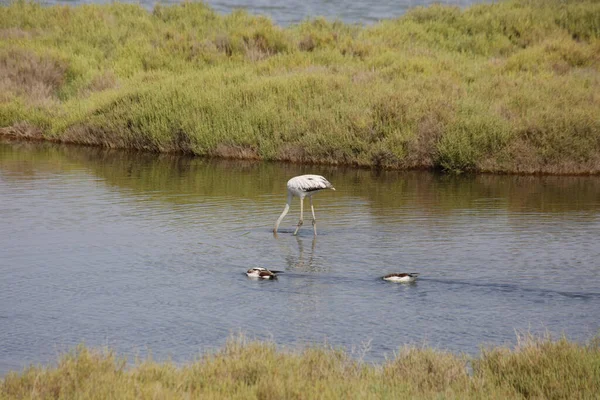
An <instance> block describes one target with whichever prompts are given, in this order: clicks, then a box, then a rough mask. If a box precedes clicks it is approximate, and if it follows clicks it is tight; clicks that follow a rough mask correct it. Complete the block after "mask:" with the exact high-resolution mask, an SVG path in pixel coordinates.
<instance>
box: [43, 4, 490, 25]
mask: <svg viewBox="0 0 600 400" xmlns="http://www.w3.org/2000/svg"><path fill="white" fill-rule="evenodd" d="M41 1H42V3H44V4H69V5H80V4H108V3H111V2H113V0H41ZM119 2H120V3H133V4H141V5H142V6H144V7H145V8H147V9H148V10H152V9H153V8H154V6H155V5H156V4H163V5H171V4H179V3H182V1H181V0H163V1H156V0H119ZM484 2H488V3H489V2H492V1H490V0H400V1H397V0H377V1H375V0H370V1H369V0H367V1H365V0H361V1H357V0H351V1H348V0H326V1H323V0H287V1H278V2H273V1H267V0H206V1H205V3H206V4H208V5H209V6H210V7H211V8H212V9H213V10H215V11H217V12H219V13H222V14H230V13H231V12H232V11H234V10H236V9H245V10H247V11H248V12H249V13H251V14H256V15H263V16H267V17H269V18H271V19H272V20H273V21H274V22H275V23H277V24H279V25H283V26H287V25H290V24H297V23H299V22H301V21H303V20H305V19H309V18H315V17H318V16H323V17H325V18H327V19H328V20H340V21H344V22H347V23H359V24H370V23H374V22H377V21H379V20H382V19H389V18H396V17H399V16H401V15H402V14H404V13H405V12H406V11H407V10H408V9H410V8H413V7H417V6H428V5H431V4H434V3H440V4H446V5H454V6H459V7H465V6H468V5H471V4H475V3H484Z"/></svg>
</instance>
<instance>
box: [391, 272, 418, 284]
mask: <svg viewBox="0 0 600 400" xmlns="http://www.w3.org/2000/svg"><path fill="white" fill-rule="evenodd" d="M418 276H419V274H418V273H417V272H402V273H399V274H389V275H386V276H384V277H383V278H382V279H383V280H384V281H389V282H402V283H410V282H414V281H415V280H416V279H417V277H418Z"/></svg>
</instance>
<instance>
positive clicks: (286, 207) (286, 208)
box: [273, 194, 292, 233]
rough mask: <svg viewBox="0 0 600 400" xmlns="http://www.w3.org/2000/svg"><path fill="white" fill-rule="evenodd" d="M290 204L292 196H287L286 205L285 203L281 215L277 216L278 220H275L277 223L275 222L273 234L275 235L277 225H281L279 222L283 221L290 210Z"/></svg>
mask: <svg viewBox="0 0 600 400" xmlns="http://www.w3.org/2000/svg"><path fill="white" fill-rule="evenodd" d="M291 203H292V195H291V194H288V197H287V203H285V207H284V209H283V212H282V213H281V215H280V216H279V218H277V222H275V228H273V233H277V229H279V224H280V223H281V221H283V218H284V217H285V215H286V214H287V213H288V211H289V210H290V204H291Z"/></svg>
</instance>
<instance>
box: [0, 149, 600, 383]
mask: <svg viewBox="0 0 600 400" xmlns="http://www.w3.org/2000/svg"><path fill="white" fill-rule="evenodd" d="M303 173H317V174H322V175H324V176H326V177H327V178H329V180H330V181H331V182H332V183H333V184H334V185H335V187H336V189H337V190H336V191H335V192H334V191H328V192H324V193H319V194H318V195H317V196H316V197H315V206H316V213H317V218H318V228H319V236H317V237H316V238H314V237H313V234H312V229H311V226H310V221H307V223H306V225H305V227H303V229H302V230H301V231H300V235H299V236H298V237H294V236H292V234H291V233H292V232H293V229H294V226H295V223H296V219H297V218H298V213H299V205H298V202H297V201H296V202H295V203H294V204H293V206H292V209H291V212H290V214H289V215H288V217H286V219H285V220H284V222H283V224H282V226H281V227H282V231H281V232H280V234H279V235H278V236H277V237H274V236H273V234H272V232H271V229H272V226H273V223H274V222H275V219H276V218H277V216H278V215H279V214H280V212H281V211H282V209H283V206H284V203H285V198H286V193H285V182H286V181H287V179H289V178H290V177H292V176H295V175H299V174H303ZM599 229H600V179H599V178H598V177H519V176H486V175H481V176H461V177H451V176H444V175H436V174H430V173H423V172H393V171H391V172H375V171H370V170H356V169H346V168H334V167H319V166H312V167H310V166H300V165H287V164H275V163H248V162H239V161H210V160H205V159H201V158H187V157H176V156H170V155H154V154H140V153H127V152H115V151H107V150H102V149H97V148H86V147H67V146H56V145H49V144H34V143H18V142H0V343H1V346H0V375H2V374H5V373H6V372H7V371H8V370H11V369H20V368H22V367H23V366H25V365H27V364H29V363H37V362H48V361H53V360H55V359H56V356H57V354H59V353H60V352H63V351H65V350H68V349H70V348H72V347H73V346H75V345H77V344H78V343H82V342H85V343H86V344H87V345H90V346H110V347H112V348H115V349H116V350H117V351H118V352H119V353H121V354H125V355H128V356H135V355H141V356H144V355H145V354H147V351H148V350H151V351H152V354H153V356H154V357H155V358H156V359H159V360H161V359H165V358H168V357H171V358H172V359H174V360H175V361H178V362H184V361H187V360H192V359H194V357H195V356H197V355H198V354H199V353H201V352H203V351H206V350H210V349H214V348H215V347H219V346H221V345H222V344H223V343H224V342H225V340H226V338H227V337H228V335H230V334H231V333H236V332H239V331H242V332H245V333H246V334H247V335H249V336H250V337H256V338H259V339H268V338H271V339H272V340H274V341H275V342H276V343H277V344H279V345H282V346H291V347H297V346H302V345H305V344H309V343H310V344H313V343H317V344H319V343H328V344H331V345H334V346H341V347H344V348H346V349H348V350H349V351H353V349H354V351H355V352H360V351H359V350H358V349H361V348H363V347H365V346H366V348H367V349H368V351H367V355H366V359H367V360H372V361H381V360H383V359H384V358H385V357H386V356H392V355H393V352H394V351H396V350H397V349H398V348H399V346H402V345H404V344H417V345H421V344H423V343H425V344H428V345H430V346H433V347H437V348H441V349H447V350H450V351H455V352H467V353H471V354H476V353H477V352H478V350H479V346H480V345H482V344H490V345H491V344H511V343H514V342H515V339H516V338H515V329H516V330H521V331H527V330H530V331H532V332H534V333H535V332H544V331H545V330H549V331H550V332H553V333H555V334H560V333H565V334H566V335H567V336H568V337H569V338H571V339H573V340H582V341H583V340H586V339H589V338H590V337H591V336H592V335H593V334H595V333H596V332H597V331H598V328H599V325H600V245H599V244H598V242H599V241H598V232H599ZM252 266H264V267H268V268H273V269H279V270H284V271H285V274H283V275H282V276H281V277H280V278H279V279H278V280H277V281H266V282H257V281H253V280H250V279H248V278H247V277H246V276H245V275H244V271H245V270H246V269H247V268H249V267H252ZM403 271H410V272H420V273H421V274H422V275H421V279H420V280H419V281H417V283H416V284H412V285H405V284H392V283H386V282H383V281H382V280H380V279H379V277H381V276H382V275H384V274H387V273H390V272H403Z"/></svg>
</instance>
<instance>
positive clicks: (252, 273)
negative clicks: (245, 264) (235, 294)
mask: <svg viewBox="0 0 600 400" xmlns="http://www.w3.org/2000/svg"><path fill="white" fill-rule="evenodd" d="M282 272H283V271H275V270H268V269H266V268H261V267H256V268H250V269H249V270H248V271H246V275H248V276H249V277H250V278H258V279H276V278H277V275H276V274H280V273H282Z"/></svg>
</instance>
